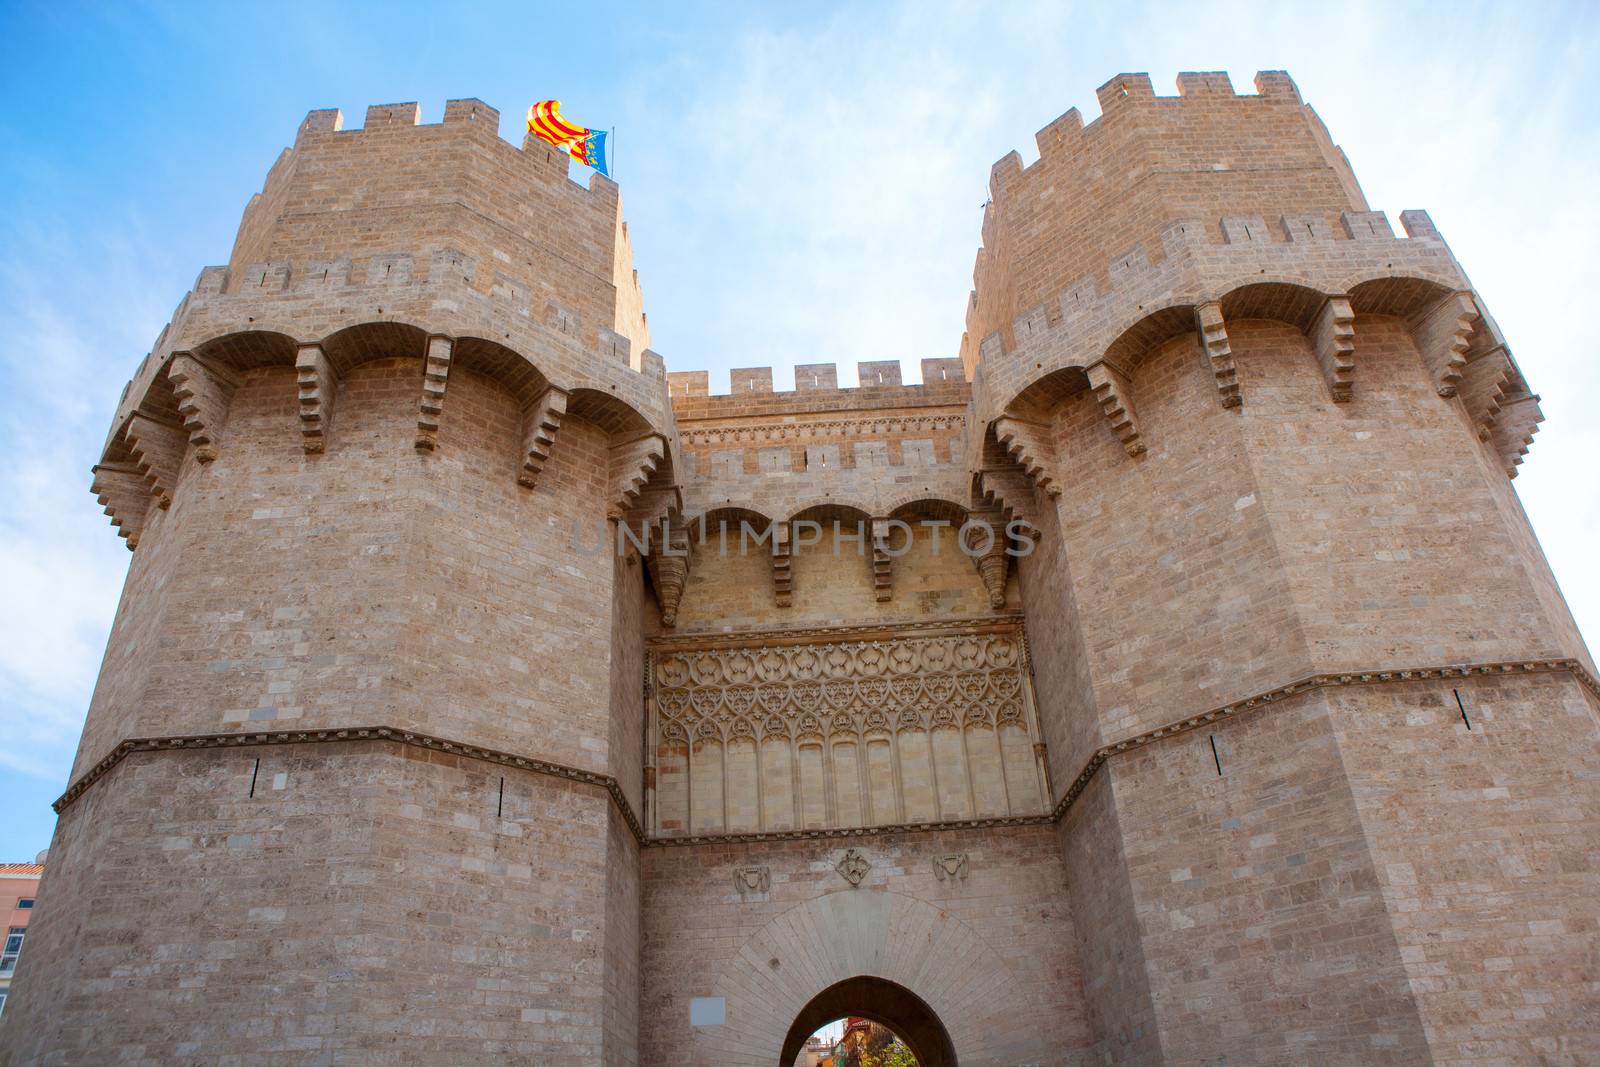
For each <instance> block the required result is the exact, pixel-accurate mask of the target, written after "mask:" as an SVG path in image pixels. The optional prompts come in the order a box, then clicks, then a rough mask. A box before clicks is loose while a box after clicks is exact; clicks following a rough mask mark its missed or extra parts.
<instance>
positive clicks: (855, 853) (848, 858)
mask: <svg viewBox="0 0 1600 1067" xmlns="http://www.w3.org/2000/svg"><path fill="white" fill-rule="evenodd" d="M833 869H834V870H836V871H838V872H839V877H840V878H843V879H844V880H845V881H847V882H849V883H850V885H851V887H852V888H857V889H859V888H860V887H861V880H862V879H863V878H865V877H866V876H867V872H868V871H870V870H872V863H871V862H870V861H869V860H868V859H867V857H866V856H864V855H862V854H861V852H860V851H859V850H857V849H853V848H847V849H845V850H844V855H842V856H840V857H839V862H838V863H835V864H834V865H833Z"/></svg>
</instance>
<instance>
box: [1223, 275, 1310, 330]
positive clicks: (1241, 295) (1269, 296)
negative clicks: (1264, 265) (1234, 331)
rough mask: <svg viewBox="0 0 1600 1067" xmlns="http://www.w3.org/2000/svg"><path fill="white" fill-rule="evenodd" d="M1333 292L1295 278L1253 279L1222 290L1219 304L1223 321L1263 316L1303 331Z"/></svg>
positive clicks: (1262, 317) (1307, 328) (1261, 317)
mask: <svg viewBox="0 0 1600 1067" xmlns="http://www.w3.org/2000/svg"><path fill="white" fill-rule="evenodd" d="M1332 295H1336V294H1330V293H1325V292H1323V291H1322V290H1320V289H1317V288H1315V287H1313V286H1310V285H1306V284H1304V283H1302V282H1298V281H1290V280H1284V279H1280V278H1265V277H1263V278H1252V279H1250V280H1249V281H1246V282H1243V283H1242V284H1240V285H1237V286H1234V287H1233V288H1231V289H1227V290H1225V291H1224V292H1223V294H1222V297H1221V298H1220V299H1219V300H1218V303H1219V304H1221V306H1222V319H1223V321H1224V322H1237V321H1239V320H1242V319H1265V320H1267V321H1269V322H1283V323H1288V324H1289V325H1290V326H1293V327H1295V328H1296V329H1298V330H1300V331H1301V332H1302V333H1304V332H1306V331H1308V330H1309V329H1311V326H1312V324H1313V323H1314V322H1315V321H1316V317H1317V312H1319V311H1321V310H1322V305H1323V304H1325V303H1327V301H1328V298H1329V297H1330V296H1332Z"/></svg>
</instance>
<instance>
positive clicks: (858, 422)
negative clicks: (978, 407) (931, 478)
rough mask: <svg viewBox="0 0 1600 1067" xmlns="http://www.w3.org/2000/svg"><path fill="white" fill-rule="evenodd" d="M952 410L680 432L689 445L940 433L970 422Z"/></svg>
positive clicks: (685, 425)
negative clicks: (934, 412)
mask: <svg viewBox="0 0 1600 1067" xmlns="http://www.w3.org/2000/svg"><path fill="white" fill-rule="evenodd" d="M939 406H941V407H948V408H950V410H949V411H948V412H943V413H939V414H923V415H879V416H867V417H860V418H833V419H829V418H821V419H806V420H805V421H804V422H761V423H756V424H754V425H732V426H696V425H695V424H694V423H693V422H691V421H689V420H687V419H686V420H684V421H683V422H682V423H681V424H680V425H679V427H678V436H679V438H680V439H681V440H682V441H683V444H684V445H685V447H688V446H708V445H719V444H750V443H755V442H760V441H799V440H805V439H806V438H811V437H862V436H873V435H877V434H916V433H938V432H942V431H949V430H959V429H962V428H963V427H964V426H965V425H966V421H967V415H966V408H965V407H961V408H955V407H953V406H951V405H948V404H944V405H939Z"/></svg>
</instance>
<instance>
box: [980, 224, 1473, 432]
mask: <svg viewBox="0 0 1600 1067" xmlns="http://www.w3.org/2000/svg"><path fill="white" fill-rule="evenodd" d="M1401 222H1402V225H1403V227H1404V229H1405V235H1404V236H1397V235H1396V234H1395V233H1394V232H1393V230H1392V228H1391V227H1390V225H1389V221H1388V218H1387V217H1386V216H1385V215H1384V214H1383V213H1382V212H1349V211H1347V212H1342V213H1340V214H1339V215H1338V216H1337V218H1330V217H1329V216H1327V215H1326V214H1324V213H1321V212H1305V213H1299V214H1295V215H1283V216H1279V217H1277V218H1275V219H1273V220H1272V221H1271V222H1270V223H1269V222H1268V221H1267V220H1266V219H1264V218H1262V217H1261V216H1259V215H1232V216H1224V217H1222V218H1220V219H1218V220H1216V222H1215V231H1213V229H1212V227H1210V226H1207V225H1205V224H1204V223H1203V222H1201V221H1198V220H1180V221H1175V222H1172V223H1169V224H1167V225H1166V226H1165V227H1163V228H1162V230H1161V233H1160V243H1159V245H1158V246H1157V247H1156V248H1155V249H1151V248H1148V247H1147V246H1146V245H1144V244H1142V243H1141V244H1137V245H1134V246H1132V247H1131V248H1128V249H1127V250H1125V251H1124V252H1122V253H1121V254H1120V255H1118V256H1116V257H1115V258H1113V259H1112V260H1111V261H1110V262H1109V263H1107V264H1106V265H1105V266H1104V268H1103V269H1101V270H1097V271H1095V272H1093V273H1090V274H1087V275H1085V276H1083V277H1081V278H1079V279H1078V280H1077V281H1076V282H1074V283H1073V284H1071V285H1069V286H1068V287H1066V288H1065V289H1063V290H1061V291H1060V292H1059V293H1057V294H1056V295H1055V297H1054V298H1053V299H1051V300H1050V301H1048V302H1047V303H1043V304H1038V305H1035V306H1034V307H1031V308H1029V309H1028V310H1026V311H1025V312H1023V313H1022V314H1021V315H1020V316H1018V317H1017V318H1016V319H1015V320H1014V321H1013V322H1012V323H1010V328H1009V329H1008V330H1006V331H1000V330H996V331H994V332H991V333H990V334H988V335H987V336H985V337H983V338H982V339H981V340H980V341H979V342H978V344H977V349H978V352H979V358H980V368H981V375H980V379H981V385H980V386H979V387H978V389H977V392H978V401H977V403H978V406H979V416H980V420H989V419H993V418H995V417H997V416H998V415H999V414H1000V413H1001V412H1002V411H1004V410H1005V409H1006V408H1007V407H1008V406H1009V405H1011V404H1012V403H1013V402H1014V401H1015V400H1016V398H1017V397H1018V396H1019V395H1020V394H1022V393H1024V392H1025V390H1026V389H1027V388H1028V387H1029V386H1030V385H1031V384H1033V383H1035V382H1038V381H1040V380H1042V379H1044V378H1046V377H1048V376H1049V375H1051V374H1052V373H1054V372H1056V371H1059V370H1062V369H1064V368H1079V369H1087V368H1089V367H1092V366H1094V365H1096V364H1098V363H1102V362H1104V363H1109V364H1111V365H1112V366H1113V367H1115V369H1117V370H1119V371H1121V372H1123V373H1127V371H1129V370H1131V365H1130V361H1131V359H1132V358H1133V357H1134V356H1136V355H1137V354H1138V353H1136V352H1133V351H1131V350H1130V347H1131V346H1134V345H1137V344H1139V343H1141V342H1143V341H1144V340H1145V339H1146V337H1147V335H1148V334H1149V333H1150V329H1149V323H1150V321H1151V320H1156V321H1157V322H1158V323H1170V324H1171V326H1172V327H1173V328H1174V329H1175V328H1177V327H1181V328H1182V329H1183V330H1187V329H1193V328H1195V327H1194V309H1196V308H1199V307H1202V306H1205V305H1211V304H1216V305H1219V306H1224V305H1226V304H1229V303H1232V304H1235V305H1237V306H1236V308H1235V315H1236V316H1237V315H1238V314H1240V313H1243V312H1245V311H1248V310H1250V307H1249V305H1250V303H1251V300H1250V297H1249V295H1248V292H1249V291H1255V292H1257V293H1258V294H1259V295H1265V294H1266V292H1267V290H1266V289H1264V288H1263V287H1279V288H1281V289H1282V290H1283V291H1284V292H1285V293H1291V294H1299V295H1298V296H1295V297H1294V298H1293V302H1295V306H1294V308H1293V310H1292V313H1293V314H1294V315H1295V316H1297V317H1300V318H1304V319H1305V322H1303V323H1302V325H1303V326H1306V327H1308V328H1309V326H1310V324H1311V316H1312V315H1313V314H1314V313H1315V312H1316V310H1317V309H1318V308H1319V307H1320V306H1321V304H1322V303H1323V302H1324V301H1326V300H1327V299H1330V298H1334V297H1341V296H1344V297H1348V296H1349V295H1350V294H1351V293H1352V292H1353V291H1356V290H1362V291H1363V292H1367V291H1368V290H1370V291H1371V292H1370V295H1368V296H1367V297H1366V298H1365V299H1364V300H1362V301H1361V303H1362V310H1367V311H1376V310H1380V306H1381V308H1382V309H1387V310H1391V311H1393V312H1394V313H1397V314H1411V313H1413V312H1415V311H1416V310H1418V308H1416V307H1414V306H1412V305H1413V304H1414V303H1415V302H1416V301H1419V300H1423V299H1426V298H1427V297H1428V296H1429V295H1431V296H1432V299H1434V300H1437V299H1438V298H1439V297H1441V296H1443V295H1444V294H1445V293H1448V292H1456V291H1461V290H1465V289H1467V288H1469V282H1468V281H1467V279H1466V276H1465V275H1464V274H1463V273H1462V271H1461V268H1460V267H1459V265H1458V264H1457V263H1456V261H1455V259H1454V257H1453V256H1452V255H1451V253H1450V250H1449V248H1448V246H1447V245H1446V244H1445V242H1444V240H1443V238H1442V237H1440V235H1439V232H1438V230H1437V229H1436V228H1435V227H1434V225H1433V222H1432V220H1431V219H1429V218H1428V215H1427V213H1426V212H1423V211H1407V212H1404V213H1403V214H1402V216H1401ZM1214 232H1215V233H1217V234H1219V235H1220V236H1213V233H1214ZM1386 282H1390V283H1393V284H1392V285H1387V286H1386V285H1385V283H1386ZM1386 289H1387V290H1393V292H1391V293H1388V294H1387V295H1385V290H1386ZM1419 294H1420V295H1419ZM1141 327H1144V328H1143V329H1141ZM1156 329H1157V330H1158V331H1159V330H1166V329H1167V326H1166V325H1158V326H1157V327H1156ZM1171 332H1172V331H1171V330H1168V333H1167V335H1170V334H1171ZM1125 335H1127V336H1125ZM1119 342H1121V344H1120V345H1119Z"/></svg>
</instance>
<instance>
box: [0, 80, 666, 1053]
mask: <svg viewBox="0 0 1600 1067" xmlns="http://www.w3.org/2000/svg"><path fill="white" fill-rule="evenodd" d="M415 119H416V107H415V105H396V106H390V107H384V108H374V109H372V110H371V111H370V112H369V113H368V119H367V124H366V127H365V128H364V129H361V130H351V131H345V130H341V129H340V122H339V118H338V116H337V114H336V113H329V112H313V113H312V115H311V116H310V117H308V119H307V121H306V123H305V125H304V126H303V127H302V128H301V131H300V134H299V137H298V138H297V141H296V144H295V147H294V148H292V149H290V150H288V151H286V152H285V154H284V156H283V157H282V158H281V159H280V160H279V162H278V164H277V165H276V166H275V167H274V168H273V171H272V173H271V174H270V176H269V177H268V179H267V183H266V187H265V189H264V191H263V192H262V194H261V195H260V196H258V197H256V198H255V199H253V200H252V202H251V205H250V207H249V208H248V209H247V210H246V213H245V220H244V223H243V225H242V227H241V230H240V235H239V240H238V243H237V245H236V247H235V250H234V255H233V258H232V262H231V265H230V266H229V267H226V268H207V269H206V270H205V271H203V272H202V274H201V277H200V280H199V282H198V284H197V286H196V289H195V290H194V291H193V292H192V293H190V294H189V295H188V296H187V297H186V298H185V300H184V303H183V304H182V305H181V306H180V308H179V310H178V312H177V314H176V315H175V316H174V319H173V321H172V323H171V324H170V325H169V326H168V328H167V330H166V331H165V332H164V333H163V335H162V337H161V338H160V340H159V341H158V343H157V346H156V348H155V349H154V350H153V351H152V352H151V354H150V355H149V357H147V359H146V361H145V364H144V365H143V366H142V367H141V368H140V371H139V373H138V375H137V376H136V377H135V379H134V381H133V382H132V383H131V384H130V386H129V390H128V392H127V393H126V394H125V397H124V401H123V404H122V410H121V411H119V413H118V416H117V419H116V421H115V423H114V425H113V429H112V432H111V435H110V438H109V440H108V443H107V446H106V453H105V457H104V459H103V460H102V462H101V464H100V465H99V466H98V467H97V468H96V491H97V492H99V493H100V494H101V497H102V500H103V501H104V502H105V503H106V505H107V508H108V511H109V512H110V513H111V514H112V516H113V520H114V521H115V522H117V523H118V524H119V526H120V529H121V532H122V533H123V534H124V536H126V537H127V539H128V543H129V546H130V547H131V548H136V551H135V554H134V557H133V561H132V565H131V569H130V572H129V578H128V583H127V587H126V589H125V592H124V596H123V601H122V604H121V605H120V608H119V610H118V614H117V618H116V622H115V624H114V627H113V631H112V636H111V640H110V643H109V646H108V649H107V653H106V661H105V666H104V669H103V671H102V675H101V678H100V682H99V685H98V687H97V691H96V694H95V698H94V701H93V704H92V706H91V708H90V712H89V718H88V723H87V725H86V727H85V730H84V736H83V741H82V743H81V746H80V751H79V754H78V758H77V761H76V765H75V768H74V776H73V778H74V783H75V784H74V786H73V788H72V789H71V790H69V793H68V795H67V797H65V798H64V804H63V808H64V810H63V812H62V816H61V821H60V827H59V830H58V834H57V838H56V844H55V850H54V852H53V853H52V870H51V878H52V881H53V882H54V884H55V885H56V886H57V887H59V888H56V889H53V890H52V891H51V892H52V895H53V896H54V898H55V899H56V900H57V901H58V904H57V906H55V907H53V908H52V909H50V910H51V912H52V918H53V919H54V920H55V921H53V922H47V923H44V924H41V930H40V931H39V932H38V934H37V937H36V938H35V940H33V941H31V942H30V947H32V948H34V950H35V955H36V956H37V957H38V958H40V959H50V960H52V961H54V962H53V965H52V967H51V969H50V971H49V972H40V978H39V979H38V995H37V996H36V997H35V998H33V999H32V1004H33V1005H34V1007H33V1008H30V1005H29V1004H27V1003H19V1004H17V1005H15V1007H16V1008H17V1009H19V1015H21V1016H26V1017H25V1018H23V1019H21V1020H19V1024H18V1025H14V1026H13V1027H12V1033H13V1035H15V1034H19V1033H20V1034H25V1035H26V1036H25V1037H22V1038H17V1039H16V1040H18V1041H19V1042H20V1043H19V1044H17V1045H16V1046H14V1047H16V1048H18V1049H20V1050H22V1053H23V1055H22V1058H23V1059H27V1058H29V1057H30V1056H32V1055H35V1054H38V1053H40V1052H42V1051H44V1050H51V1051H54V1052H57V1053H59V1052H61V1051H63V1050H64V1051H65V1052H66V1053H67V1054H68V1057H69V1058H78V1059H85V1060H97V1059H104V1058H112V1050H115V1049H119V1048H127V1047H142V1048H144V1049H145V1050H146V1052H147V1053H148V1054H149V1055H151V1056H152V1057H154V1058H158V1059H181V1058H185V1057H191V1056H192V1057H197V1058H207V1057H216V1056H223V1055H230V1054H241V1053H245V1052H249V1051H252V1050H253V1051H254V1052H256V1053H259V1054H265V1053H267V1052H272V1051H277V1052H303V1053H307V1054H311V1053H315V1052H322V1053H326V1054H331V1053H332V1052H333V1051H334V1050H347V1051H348V1050H355V1051H356V1052H358V1054H360V1055H363V1056H368V1057H371V1062H383V1061H384V1060H385V1059H386V1058H388V1059H398V1058H409V1057H412V1056H414V1055H416V1054H417V1052H418V1050H419V1049H424V1050H426V1049H432V1050H433V1052H432V1055H433V1056H434V1058H439V1059H449V1060H451V1061H452V1062H460V1061H461V1060H462V1058H463V1057H464V1058H465V1059H469V1060H470V1059H474V1058H478V1057H485V1058H494V1057H497V1056H510V1057H513V1058H531V1059H534V1060H538V1061H540V1062H558V1061H559V1062H585V1063H590V1062H602V1061H604V1062H608V1063H626V1062H634V1056H635V1051H634V1050H635V1048H636V1045H637V1025H638V1019H637V1001H638V966H637V960H638V930H639V916H638V907H639V895H638V894H639V883H638V878H639V874H638V849H639V845H640V840H641V838H640V834H641V827H640V823H639V821H638V820H639V813H640V812H641V810H642V803H643V795H642V783H641V774H642V760H641V754H640V747H641V745H640V740H639V739H640V737H641V735H642V731H643V706H642V697H641V695H640V683H639V679H640V677H641V676H642V673H643V649H642V638H641V634H642V622H641V616H642V612H643V603H644V599H645V596H646V593H645V585H644V578H643V564H642V562H641V561H640V560H639V559H638V558H637V556H634V557H632V558H627V559H619V558H617V557H616V555H615V553H613V552H611V551H599V552H596V551H593V550H592V549H591V550H590V551H587V552H585V551H580V550H577V549H575V548H574V539H575V537H578V536H580V535H581V539H582V543H584V544H589V545H593V544H594V542H595V540H596V538H597V537H599V536H601V534H602V533H604V532H609V531H611V530H614V528H615V525H616V524H617V523H618V522H631V523H635V524H638V523H642V522H644V521H647V520H649V519H651V518H653V517H654V516H655V515H657V514H658V513H665V512H666V511H667V510H670V509H673V508H675V507H676V506H677V497H676V489H675V488H674V479H673V477H672V473H671V472H672V463H673V457H672V454H671V453H672V448H673V436H674V430H673V422H672V415H671V412H670V409H669V408H668V406H667V401H666V386H665V377H664V369H663V366H662V363H661V360H660V358H659V357H658V356H656V355H655V354H654V353H651V352H648V351H645V350H644V343H645V339H646V332H645V328H644V321H643V317H642V314H641V313H640V312H639V301H638V299H637V292H636V286H637V283H636V281H635V279H634V277H633V273H632V270H631V263H630V259H631V254H630V253H629V251H628V249H627V246H626V236H625V233H624V231H623V227H622V225H621V222H620V202H619V199H618V196H617V190H616V187H615V186H614V185H612V184H611V183H610V182H608V181H606V180H604V179H599V178H597V179H595V180H594V181H592V182H591V185H590V187H589V188H583V187H581V186H578V185H576V184H574V183H572V182H570V181H569V180H568V179H567V177H566V168H565V157H564V156H559V155H558V154H556V153H553V152H546V151H545V149H544V147H543V146H540V145H529V146H528V147H526V148H525V149H524V150H521V151H519V150H518V149H516V148H514V147H513V146H511V145H508V144H506V143H504V142H502V141H500V140H499V137H498V133H497V128H498V115H497V114H496V113H495V112H494V111H493V110H492V109H489V108H487V107H485V106H484V105H482V104H481V103H478V102H476V101H452V102H451V103H450V104H449V105H448V107H447V110H446V114H445V120H444V122H443V123H442V124H439V125H433V126H420V125H417V124H416V122H415ZM130 879H131V880H133V881H130ZM135 884H137V885H142V886H153V885H163V886H166V887H168V890H167V891H163V892H161V893H159V894H157V895H155V896H152V894H151V893H149V892H147V891H143V890H139V891H135V890H134V885H135ZM196 887H203V890H204V891H203V892H195V891H193V890H194V889H195V888H196ZM330 953H332V954H331V955H330ZM110 956H116V957H117V959H119V960H123V959H125V958H126V959H132V958H138V959H139V960H141V961H143V962H142V963H141V964H140V965H139V966H138V967H137V968H136V973H135V972H129V974H128V975H127V976H126V980H125V981H123V980H119V983H120V984H119V986H118V989H119V990H120V991H121V993H129V992H130V990H131V991H133V992H132V993H131V995H135V996H137V999H138V1001H139V1003H140V1005H141V1008H140V1010H138V1011H129V1010H127V1005H126V1004H125V1003H123V1002H122V1001H121V1000H120V997H119V996H108V995H107V990H104V989H101V988H99V987H98V985H97V983H99V982H101V981H102V980H103V976H104V975H106V974H108V973H117V974H120V973H122V970H123V969H124V968H125V967H127V966H131V964H127V963H115V962H112V961H110ZM329 960H338V961H342V963H341V965H340V966H337V967H334V968H333V969H332V970H330V969H329V967H328V966H327V964H328V961H329ZM485 975H489V976H492V977H491V978H487V979H486V978H485ZM97 976H101V977H97ZM197 976H199V977H197ZM486 981H487V982H488V984H487V985H485V982H486ZM197 982H198V983H199V984H198V985H197V984H196V983H197ZM266 990H276V991H277V992H276V993H275V994H274V995H273V996H274V999H275V1000H277V1001H279V1002H281V1004H282V1005H283V1010H282V1011H281V1012H271V1011H269V1012H266V1013H264V1014H256V1013H250V1019H249V1021H248V1022H243V1021H241V1022H240V1023H238V1025H233V1024H230V1023H228V1022H226V1018H227V1016H228V1006H229V1005H230V1004H232V1003H235V1002H236V1001H237V1002H239V1003H242V1002H243V1001H244V1000H245V999H246V998H255V997H260V996H264V995H267V993H266V992H265V991H266ZM35 1009H37V1010H35ZM10 1021H12V1020H8V1022H10Z"/></svg>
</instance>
